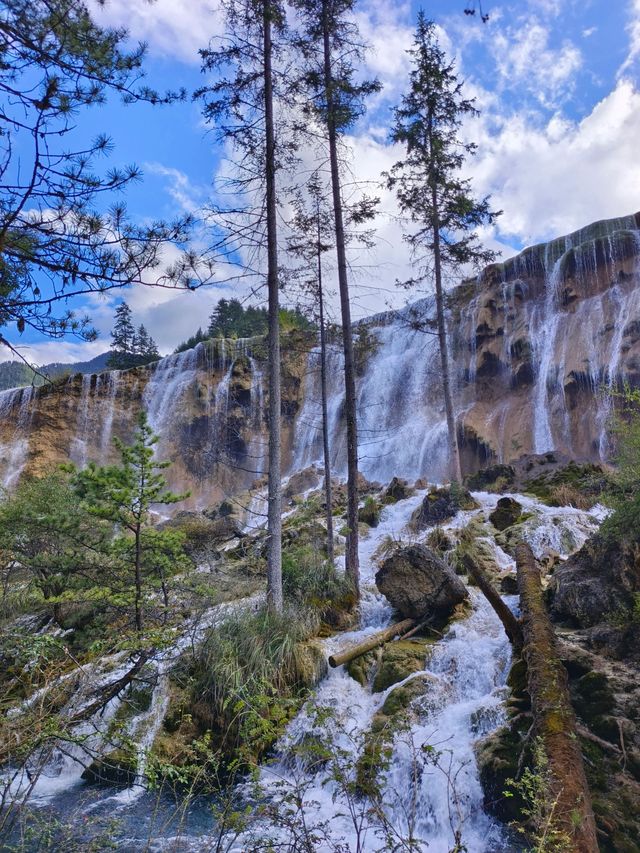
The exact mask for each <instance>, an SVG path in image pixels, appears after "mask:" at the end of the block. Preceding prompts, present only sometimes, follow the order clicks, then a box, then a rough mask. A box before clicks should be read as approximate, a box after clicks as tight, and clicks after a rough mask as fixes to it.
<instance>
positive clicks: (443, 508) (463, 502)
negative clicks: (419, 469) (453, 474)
mask: <svg viewBox="0 0 640 853" xmlns="http://www.w3.org/2000/svg"><path fill="white" fill-rule="evenodd" d="M477 506H478V504H477V503H476V502H475V501H474V499H473V498H472V497H471V494H470V493H469V492H467V491H466V490H465V489H461V488H459V487H458V488H452V487H450V486H446V487H444V488H440V489H431V491H430V492H429V493H428V494H427V495H425V498H424V500H423V501H422V503H421V504H420V506H419V507H418V508H417V509H416V510H415V512H414V513H413V515H412V516H411V521H410V522H409V526H410V527H411V528H412V529H413V530H424V529H425V528H427V527H432V526H433V525H435V524H440V523H441V522H443V521H446V520H447V519H448V518H453V516H454V515H457V513H458V512H460V510H461V509H476V508H477Z"/></svg>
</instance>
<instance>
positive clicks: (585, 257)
mask: <svg viewBox="0 0 640 853" xmlns="http://www.w3.org/2000/svg"><path fill="white" fill-rule="evenodd" d="M639 228H640V214H636V215H634V216H629V217H624V218H622V219H617V220H608V221H606V222H600V223H596V224H594V225H592V226H589V227H588V228H584V229H581V230H580V231H577V232H575V233H574V234H570V235H568V236H567V237H563V238H560V239H558V240H554V241H552V242H551V243H547V244H543V245H540V246H535V247H532V248H530V249H527V250H525V251H524V252H522V253H521V254H520V255H518V256H517V257H516V258H513V259H511V260H509V261H508V262H506V263H504V264H494V265H492V266H490V267H488V268H487V269H485V270H484V272H483V273H482V275H481V276H480V277H479V279H478V281H477V282H466V283H465V285H464V286H463V287H462V288H459V289H458V290H457V291H456V292H455V293H454V294H453V298H452V315H453V318H454V320H457V322H458V324H459V325H456V323H455V322H454V324H453V325H454V326H456V327H457V328H458V330H459V333H458V335H457V336H456V344H455V346H456V353H457V357H456V362H457V364H458V367H459V371H458V372H459V386H460V397H461V399H462V401H463V403H462V406H461V411H460V430H461V432H462V434H463V435H464V436H465V439H466V443H467V446H468V448H472V447H473V446H474V445H476V446H477V447H478V448H480V447H482V449H483V450H484V452H486V453H488V454H490V455H491V456H492V457H493V458H497V459H499V460H501V461H509V460H511V459H515V458H517V457H518V456H520V455H521V454H523V453H531V452H533V453H544V452H546V451H549V450H554V449H559V450H562V451H563V452H565V453H567V454H569V455H571V456H574V457H578V458H585V459H603V458H605V457H606V455H607V452H608V447H607V439H606V421H607V416H608V414H609V406H610V402H609V400H608V399H607V394H606V392H607V390H608V389H611V388H613V387H616V386H619V385H621V384H622V383H623V382H629V383H630V384H632V385H636V384H638V383H639V382H640V276H639V257H640V233H639Z"/></svg>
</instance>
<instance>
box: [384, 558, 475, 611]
mask: <svg viewBox="0 0 640 853" xmlns="http://www.w3.org/2000/svg"><path fill="white" fill-rule="evenodd" d="M376 586H377V587H378V589H379V590H380V592H381V593H382V594H383V595H384V596H385V597H386V598H387V600H388V601H389V602H390V604H391V605H392V606H393V607H394V608H395V609H396V610H397V611H398V613H399V614H400V615H401V616H402V617H404V618H405V619H417V620H419V621H423V620H425V619H433V620H434V621H436V622H444V621H446V620H447V619H448V618H449V617H450V616H451V614H452V613H453V611H454V609H455V607H456V605H458V604H460V603H461V602H463V601H465V600H466V598H467V597H468V592H467V589H466V587H465V585H464V584H463V583H462V581H461V580H460V578H458V577H457V576H456V574H455V573H454V572H453V571H452V569H451V568H450V567H449V566H448V565H447V564H446V563H445V562H444V561H443V560H442V559H441V558H440V557H438V555H437V554H436V553H435V552H434V551H432V550H431V549H430V548H427V546H426V545H410V546H408V547H406V548H401V549H399V550H398V551H396V552H395V554H393V555H392V556H390V557H388V558H387V559H386V560H385V561H384V563H383V564H382V567H381V568H380V570H379V571H378V573H377V574H376Z"/></svg>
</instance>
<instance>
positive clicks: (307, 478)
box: [282, 466, 320, 500]
mask: <svg viewBox="0 0 640 853" xmlns="http://www.w3.org/2000/svg"><path fill="white" fill-rule="evenodd" d="M319 485H320V476H319V474H318V472H317V471H316V469H315V468H314V467H313V466H310V467H309V468H304V469H303V470H302V471H298V472H297V473H295V474H292V475H291V477H289V482H288V483H287V484H286V486H285V487H284V490H283V492H282V495H283V497H284V498H286V499H287V500H291V498H293V497H295V496H296V495H301V494H303V493H304V492H308V491H309V489H316V488H317V487H318V486H319Z"/></svg>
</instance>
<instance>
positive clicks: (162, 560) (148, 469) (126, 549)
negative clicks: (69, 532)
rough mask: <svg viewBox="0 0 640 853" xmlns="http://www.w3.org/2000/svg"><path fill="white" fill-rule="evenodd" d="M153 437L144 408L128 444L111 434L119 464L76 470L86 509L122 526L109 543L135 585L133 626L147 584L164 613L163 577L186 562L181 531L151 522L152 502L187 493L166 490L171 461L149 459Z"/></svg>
mask: <svg viewBox="0 0 640 853" xmlns="http://www.w3.org/2000/svg"><path fill="white" fill-rule="evenodd" d="M157 441H158V437H157V436H156V435H154V434H153V430H152V429H151V427H150V426H149V422H148V420H147V415H146V413H145V412H141V413H140V415H139V417H138V426H137V430H136V434H135V437H134V441H133V444H131V445H130V446H129V445H126V444H124V443H123V442H122V441H120V440H119V439H115V444H116V447H117V448H118V450H119V451H120V457H121V463H120V465H109V466H105V467H98V466H96V465H95V463H93V462H92V463H90V464H89V465H88V467H87V468H85V470H83V471H80V472H79V473H78V474H77V485H78V490H79V493H80V495H81V497H82V499H83V501H84V505H85V506H86V508H87V510H88V511H89V513H90V514H92V515H93V516H95V517H96V518H98V519H102V520H105V521H109V522H111V523H112V524H115V525H116V526H117V529H118V530H121V531H122V532H121V533H119V534H118V535H116V537H115V539H114V540H113V543H112V549H113V553H114V554H115V555H116V556H117V558H118V559H119V560H120V562H121V564H122V566H123V570H124V571H125V573H126V577H127V579H128V583H130V584H131V585H132V587H133V590H134V595H133V607H134V619H135V627H136V630H137V631H138V632H140V631H142V629H143V627H144V610H145V608H144V599H145V594H146V591H147V587H148V586H149V587H153V585H159V587H160V589H161V590H162V596H163V602H164V613H165V617H166V614H167V608H168V604H169V598H168V587H167V578H168V576H169V574H170V573H175V572H176V571H179V570H180V569H185V568H186V567H187V566H188V561H186V560H185V557H184V554H183V551H182V539H181V536H180V534H177V533H176V531H171V530H163V531H160V530H156V529H154V528H153V527H151V525H150V512H151V508H152V507H153V506H166V505H169V504H174V503H178V502H179V501H182V500H185V498H187V497H188V494H186V493H185V494H181V495H178V494H174V493H173V492H170V491H168V490H167V488H166V486H167V482H166V479H165V478H164V476H163V474H162V473H161V472H162V471H163V470H165V469H166V468H168V467H169V465H170V463H169V462H156V461H155V460H154V446H155V444H156V443H157Z"/></svg>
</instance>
